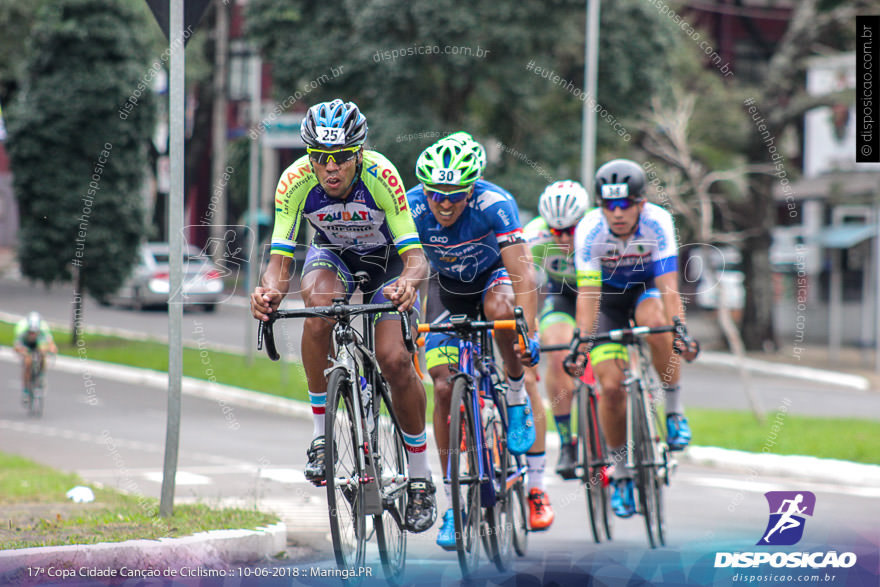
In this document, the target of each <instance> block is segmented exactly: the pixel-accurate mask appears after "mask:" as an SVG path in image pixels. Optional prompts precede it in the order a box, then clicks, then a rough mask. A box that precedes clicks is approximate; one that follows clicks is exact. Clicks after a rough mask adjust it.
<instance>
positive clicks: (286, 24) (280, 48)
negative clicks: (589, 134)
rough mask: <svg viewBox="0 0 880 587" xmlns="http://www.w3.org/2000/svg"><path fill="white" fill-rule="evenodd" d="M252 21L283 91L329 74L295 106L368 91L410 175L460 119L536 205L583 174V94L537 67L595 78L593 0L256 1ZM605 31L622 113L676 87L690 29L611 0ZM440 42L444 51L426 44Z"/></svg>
mask: <svg viewBox="0 0 880 587" xmlns="http://www.w3.org/2000/svg"><path fill="white" fill-rule="evenodd" d="M247 22H248V27H249V28H248V32H249V35H250V36H251V38H252V39H253V40H254V41H255V42H256V43H257V45H258V46H259V47H260V48H261V49H262V51H263V54H264V56H265V57H266V58H267V60H268V61H270V62H271V63H272V65H273V70H272V71H273V77H274V80H275V83H276V90H277V92H276V98H277V99H278V100H279V101H281V100H284V99H285V98H286V97H288V96H291V95H294V94H295V92H297V91H301V92H302V91H303V89H304V88H305V87H307V86H308V84H309V83H310V82H311V81H312V80H317V79H319V78H320V77H321V76H322V75H324V74H328V76H330V79H328V80H325V81H324V82H322V83H321V85H320V86H319V87H318V88H317V89H314V90H312V91H310V92H309V93H308V94H307V95H305V96H303V98H302V101H301V102H304V103H299V104H296V105H294V108H305V107H306V106H308V105H311V104H313V103H315V102H317V101H320V100H326V99H331V98H334V97H340V96H341V97H344V98H345V99H349V100H353V101H354V102H356V103H357V104H358V106H360V108H361V109H362V110H363V111H364V112H365V114H366V116H367V120H368V121H369V123H370V144H371V145H372V146H373V147H374V148H377V149H378V150H380V151H382V152H383V153H384V154H385V155H387V156H388V157H389V158H390V159H391V160H392V161H394V162H395V163H396V164H397V166H398V169H399V170H400V171H401V173H402V175H403V178H404V183H405V184H406V185H412V184H413V183H414V181H415V175H414V173H413V167H414V165H415V161H416V159H417V157H418V154H419V153H420V152H421V150H422V149H424V148H425V147H427V146H428V145H429V144H431V143H432V142H434V141H435V140H437V138H439V137H440V136H443V135H444V134H447V133H449V132H451V131H454V130H459V129H464V130H468V131H469V132H471V133H472V134H474V136H476V137H477V138H478V139H480V140H481V141H482V142H483V143H484V144H485V145H486V146H487V148H488V149H489V155H490V165H489V167H488V169H487V172H486V177H487V178H488V179H489V180H491V181H494V182H497V183H499V184H500V185H502V186H504V187H507V188H508V189H510V190H511V191H512V192H513V193H514V194H515V195H516V196H517V199H518V201H519V202H520V204H521V206H524V207H534V205H535V203H536V201H537V196H538V194H540V192H541V191H542V189H543V187H544V186H545V185H546V184H547V183H549V182H550V181H553V180H555V179H561V178H563V177H566V176H577V175H579V173H578V170H579V158H580V154H579V153H580V132H581V131H580V128H581V102H580V100H579V99H578V98H577V97H576V96H575V94H574V93H573V92H572V91H569V90H567V89H566V88H565V87H562V86H563V85H566V84H558V83H557V84H554V83H553V82H552V81H551V80H548V79H546V78H543V77H541V76H539V75H535V74H534V73H532V72H531V71H529V70H527V69H526V66H527V65H528V64H529V63H530V62H534V65H535V66H538V67H542V68H545V69H547V70H548V71H553V72H555V74H557V75H558V76H560V78H564V79H565V80H566V81H569V82H571V84H572V85H571V86H569V87H572V88H578V89H581V88H583V69H584V61H583V60H584V4H583V2H576V1H573V0H555V1H552V2H540V3H538V2H525V3H511V2H481V3H463V2H460V1H456V0H440V1H432V0H415V1H413V2H409V3H405V4H393V5H392V4H389V3H387V2H378V1H368V2H360V3H355V2H346V3H342V4H341V5H340V4H338V3H337V4H327V3H312V2H306V1H303V0H299V1H294V2H290V1H287V0H283V1H282V0H251V1H250V2H249V3H248V13H247ZM291 31H296V39H295V42H293V41H292V39H291ZM601 35H602V36H601V39H600V47H601V50H600V55H599V59H600V69H599V76H600V80H601V84H600V86H601V87H600V90H599V102H600V103H601V104H602V105H604V106H605V107H606V108H607V109H608V110H609V111H610V112H612V113H613V114H614V116H616V117H617V118H618V119H626V118H627V117H634V116H636V115H637V113H638V111H639V110H640V109H641V108H643V107H644V105H645V104H647V101H648V100H649V98H650V96H651V95H657V94H661V95H662V94H664V93H667V92H668V82H667V80H668V79H669V78H670V77H671V73H672V72H671V70H670V68H669V65H668V63H667V62H666V59H665V56H664V55H665V54H666V53H667V52H669V51H670V50H672V48H673V47H674V45H675V43H676V39H677V37H676V36H675V35H674V32H673V31H671V30H670V28H669V25H668V23H666V22H664V21H663V20H662V19H658V18H657V17H656V15H654V14H652V13H651V11H650V8H646V7H645V6H643V3H641V2H639V1H638V0H623V1H620V2H613V3H605V4H604V5H603V7H602V16H601ZM434 46H436V47H438V48H439V49H438V51H439V53H434V52H432V50H431V49H428V51H427V54H425V53H426V50H425V48H426V47H429V48H433V47H434ZM460 47H467V48H469V49H468V50H469V51H470V54H466V52H467V51H468V50H465V51H462V50H461V49H459V48H460ZM478 48H479V51H478ZM392 51H393V52H396V53H399V54H401V55H400V56H398V57H397V58H396V59H395V58H393V55H392ZM419 51H421V52H422V54H420V53H419ZM447 51H448V52H447ZM455 53H458V54H455ZM331 68H335V69H336V70H339V69H342V75H339V76H337V77H332V75H331V71H332V70H331ZM302 93H303V94H305V92H302ZM599 133H600V134H599V136H600V141H601V142H600V146H601V147H604V148H605V149H606V150H615V151H621V152H626V151H627V150H628V149H630V148H631V147H630V145H628V144H626V143H624V142H623V141H621V139H620V137H619V136H618V135H617V134H615V133H614V131H613V130H612V129H611V128H610V126H608V125H603V124H601V123H600V124H599ZM499 146H500V147H502V148H499ZM530 162H531V163H530ZM539 168H540V169H539ZM542 171H543V172H542Z"/></svg>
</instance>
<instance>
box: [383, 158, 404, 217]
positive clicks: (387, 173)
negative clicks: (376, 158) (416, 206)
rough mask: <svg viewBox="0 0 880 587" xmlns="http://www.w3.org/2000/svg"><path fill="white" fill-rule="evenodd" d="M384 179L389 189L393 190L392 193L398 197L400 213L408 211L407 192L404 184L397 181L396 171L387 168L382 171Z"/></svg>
mask: <svg viewBox="0 0 880 587" xmlns="http://www.w3.org/2000/svg"><path fill="white" fill-rule="evenodd" d="M382 179H384V180H385V183H386V184H387V185H388V187H389V188H391V189H392V192H391V193H393V194H394V195H395V196H397V209H398V211H401V212H402V211H404V210H406V192H405V191H403V183H401V181H400V180H399V179H397V176H396V175H395V174H394V171H392V170H391V169H390V168H388V167H386V168H385V169H383V170H382Z"/></svg>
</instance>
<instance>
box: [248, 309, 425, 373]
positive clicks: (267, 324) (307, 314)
mask: <svg viewBox="0 0 880 587" xmlns="http://www.w3.org/2000/svg"><path fill="white" fill-rule="evenodd" d="M397 311H398V310H397V305H396V304H394V303H393V302H386V303H383V304H353V305H349V304H345V303H343V302H342V301H340V302H338V303H334V304H333V305H332V306H314V307H311V308H303V309H299V310H276V311H274V312H272V313H270V314H268V316H269V320H266V321H261V322H260V325H259V328H258V330H257V350H262V349H263V342H264V341H265V343H266V354H267V355H268V356H269V358H270V359H272V360H273V361H277V360H278V359H279V358H281V355H279V354H278V349H277V347H276V346H275V328H274V326H273V325H274V323H275V321H276V320H281V319H284V318H313V317H321V318H340V317H344V316H359V315H361V314H379V313H382V312H397ZM398 313H399V314H400V331H401V335H402V336H403V343H404V345H405V346H406V350H407V351H408V352H409V353H410V354H414V353H415V352H416V347H415V343H414V342H413V339H412V331H411V327H410V321H409V313H408V312H398Z"/></svg>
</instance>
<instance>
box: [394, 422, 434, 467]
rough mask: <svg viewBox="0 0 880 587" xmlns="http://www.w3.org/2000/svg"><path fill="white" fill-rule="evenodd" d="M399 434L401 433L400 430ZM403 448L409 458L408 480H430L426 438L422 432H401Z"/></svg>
mask: <svg viewBox="0 0 880 587" xmlns="http://www.w3.org/2000/svg"><path fill="white" fill-rule="evenodd" d="M401 432H403V431H402V430H401ZM403 446H404V448H406V454H407V456H408V457H409V478H410V479H430V478H431V467H430V466H429V465H428V450H427V449H428V436H427V435H426V434H425V432H424V430H423V431H422V432H421V433H420V434H407V433H406V432H403Z"/></svg>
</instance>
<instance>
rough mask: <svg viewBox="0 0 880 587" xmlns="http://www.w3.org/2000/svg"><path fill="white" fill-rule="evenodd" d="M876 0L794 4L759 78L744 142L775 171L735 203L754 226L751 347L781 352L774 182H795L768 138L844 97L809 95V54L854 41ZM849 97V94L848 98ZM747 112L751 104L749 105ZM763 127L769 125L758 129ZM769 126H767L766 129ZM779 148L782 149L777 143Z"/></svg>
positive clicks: (748, 317) (749, 278)
mask: <svg viewBox="0 0 880 587" xmlns="http://www.w3.org/2000/svg"><path fill="white" fill-rule="evenodd" d="M876 6H877V4H876V0H847V1H840V0H831V1H828V0H803V1H802V2H797V3H795V4H794V12H793V13H792V17H791V21H790V23H789V26H788V29H787V31H786V33H785V35H784V36H783V38H782V40H781V41H780V42H779V44H778V45H777V47H776V49H775V51H774V52H773V54H772V57H771V58H770V60H769V63H768V64H767V67H766V68H765V69H764V70H763V71H762V75H761V80H760V83H759V84H758V85H757V87H755V88H753V89H752V91H753V93H752V100H753V101H754V105H755V106H756V108H757V110H758V111H759V112H760V113H761V116H760V119H761V121H760V122H753V119H752V118H750V120H749V124H751V125H752V126H753V129H754V132H751V133H750V134H749V137H748V143H747V145H746V157H747V162H748V163H749V164H750V165H767V164H774V168H775V169H774V171H776V172H777V173H776V175H769V174H750V175H749V176H748V192H747V197H746V199H745V200H744V201H743V202H742V204H741V205H740V206H738V207H737V209H736V212H738V213H739V214H738V215H739V216H740V217H741V218H748V219H749V224H750V231H749V233H748V234H747V235H746V236H745V238H744V240H743V247H742V250H743V272H744V274H745V280H746V283H747V284H748V285H749V287H748V288H747V289H746V301H745V309H744V313H743V323H742V330H743V339H744V340H745V344H746V346H747V348H749V349H765V350H766V349H775V348H777V346H778V345H777V342H776V337H775V334H774V331H773V288H772V283H771V280H770V279H769V277H768V276H770V274H771V271H772V268H771V265H770V244H771V242H772V236H771V231H772V229H773V227H774V226H775V220H776V202H775V201H774V198H773V188H774V184H775V183H776V182H780V183H781V184H787V182H788V181H792V180H793V179H794V178H793V177H792V176H793V172H794V169H793V166H792V164H791V163H790V162H788V163H787V164H786V162H784V161H783V163H782V165H783V170H784V171H786V174H787V176H788V177H784V176H781V175H779V174H778V171H777V170H778V165H779V160H778V159H777V158H776V157H775V152H773V151H774V149H771V147H770V145H768V143H767V137H771V138H774V139H775V140H776V141H777V144H778V141H779V140H780V139H781V138H782V137H783V136H785V134H786V133H787V132H791V131H793V130H795V129H796V127H797V126H798V125H799V124H800V123H801V121H802V120H803V117H804V114H805V113H806V112H807V111H808V110H810V109H812V108H816V107H818V106H827V105H831V104H833V103H835V102H837V101H839V100H841V96H840V95H835V94H828V95H824V96H809V95H807V93H806V89H805V84H804V79H805V76H806V71H807V67H808V61H809V59H810V58H811V57H813V56H816V55H818V54H819V52H820V51H828V50H829V49H832V50H834V51H841V50H845V49H847V48H850V49H851V48H852V46H853V41H854V39H853V36H852V32H851V30H850V29H851V28H852V23H853V22H854V20H855V15H856V14H857V13H858V11H859V10H864V9H869V8H872V7H873V8H876ZM850 99H851V97H850ZM743 109H744V110H745V107H743ZM760 125H764V126H760ZM765 127H766V128H765ZM777 148H778V147H777Z"/></svg>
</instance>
